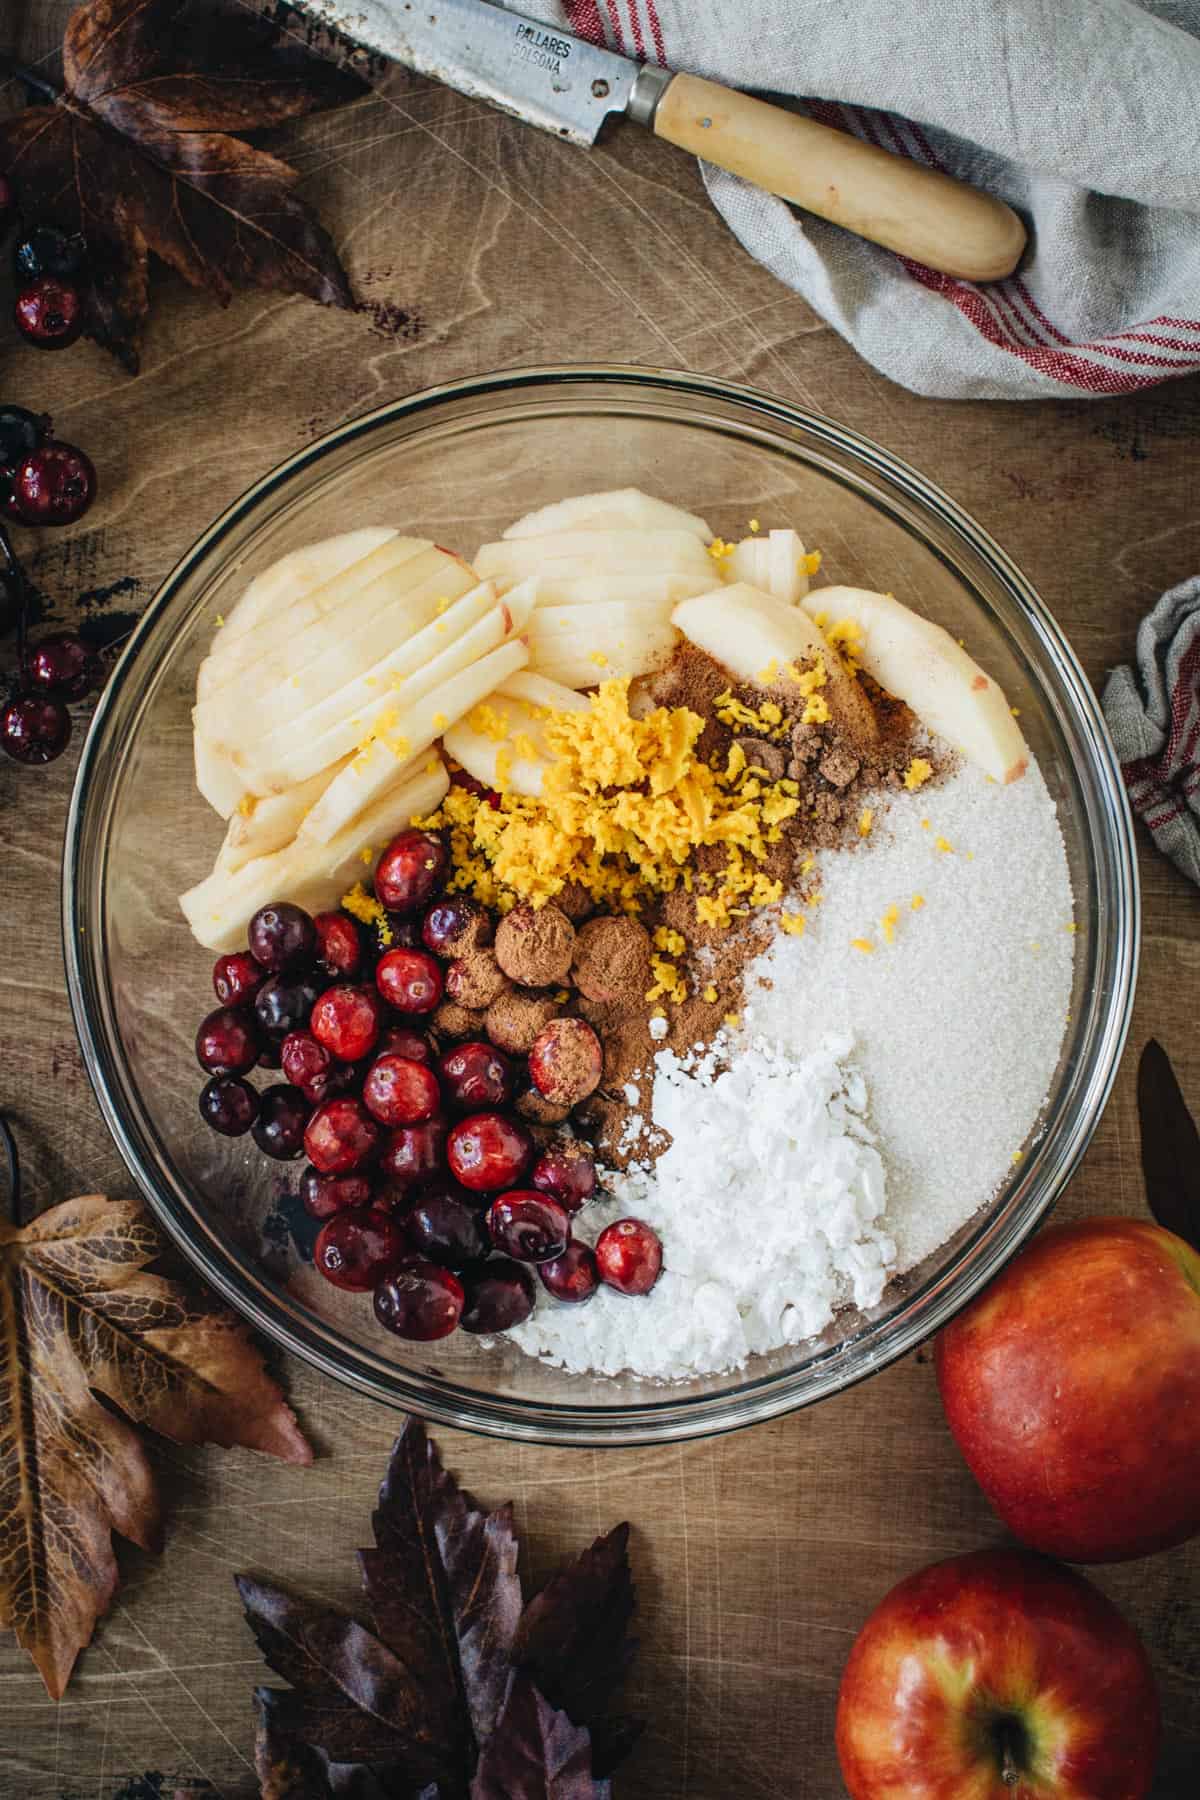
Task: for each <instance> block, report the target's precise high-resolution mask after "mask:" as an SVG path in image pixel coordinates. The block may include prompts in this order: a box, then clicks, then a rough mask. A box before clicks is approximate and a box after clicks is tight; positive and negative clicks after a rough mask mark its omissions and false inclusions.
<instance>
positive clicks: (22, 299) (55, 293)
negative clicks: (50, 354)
mask: <svg viewBox="0 0 1200 1800" xmlns="http://www.w3.org/2000/svg"><path fill="white" fill-rule="evenodd" d="M13 316H14V318H15V319H16V321H17V330H18V331H19V332H20V333H21V336H22V337H23V338H27V339H28V340H29V342H30V343H31V344H36V345H37V347H38V349H39V350H64V349H65V348H66V347H67V345H68V344H73V343H74V342H75V340H76V338H77V337H78V336H79V334H80V332H81V331H82V330H83V297H82V295H81V294H80V292H79V289H78V288H77V287H75V286H74V284H73V283H71V282H69V281H61V280H60V279H59V278H58V276H56V275H38V276H37V277H35V279H34V280H33V281H28V282H26V283H25V286H24V287H22V288H20V289H18V292H17V299H16V305H15V306H14V307H13Z"/></svg>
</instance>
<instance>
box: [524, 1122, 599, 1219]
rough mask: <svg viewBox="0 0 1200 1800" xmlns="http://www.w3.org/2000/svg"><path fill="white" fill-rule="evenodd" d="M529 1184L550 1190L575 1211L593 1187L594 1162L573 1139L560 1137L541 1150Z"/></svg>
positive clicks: (594, 1180)
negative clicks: (557, 1140)
mask: <svg viewBox="0 0 1200 1800" xmlns="http://www.w3.org/2000/svg"><path fill="white" fill-rule="evenodd" d="M529 1185H530V1187H535V1188H537V1190H538V1192H539V1193H542V1194H550V1195H551V1196H552V1197H553V1198H554V1199H555V1200H557V1201H558V1203H559V1205H560V1206H565V1207H566V1209H567V1211H568V1212H570V1213H574V1212H578V1211H579V1209H580V1207H581V1206H583V1205H584V1204H585V1203H586V1202H587V1201H588V1200H590V1199H591V1197H592V1195H593V1194H594V1193H595V1191H596V1164H595V1162H594V1161H593V1160H592V1157H591V1156H590V1155H589V1154H588V1152H587V1150H585V1148H584V1146H583V1145H582V1144H581V1143H579V1142H578V1141H577V1139H575V1138H562V1139H560V1140H559V1142H558V1143H555V1144H550V1145H549V1146H548V1147H547V1148H546V1149H545V1150H543V1151H542V1153H541V1155H540V1156H539V1157H538V1159H537V1161H536V1162H535V1163H534V1165H533V1170H532V1172H531V1174H530V1177H529Z"/></svg>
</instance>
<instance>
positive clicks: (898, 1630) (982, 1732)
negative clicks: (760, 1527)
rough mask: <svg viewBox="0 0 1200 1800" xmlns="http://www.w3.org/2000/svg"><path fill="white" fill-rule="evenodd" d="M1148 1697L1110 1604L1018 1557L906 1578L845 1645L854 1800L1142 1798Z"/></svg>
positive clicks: (1155, 1721) (988, 1554)
mask: <svg viewBox="0 0 1200 1800" xmlns="http://www.w3.org/2000/svg"><path fill="white" fill-rule="evenodd" d="M1158 1728H1159V1715H1158V1695H1157V1693H1156V1692H1155V1687H1154V1677H1153V1676H1152V1675H1151V1673H1150V1664H1149V1663H1148V1661H1147V1660H1146V1653H1145V1651H1144V1650H1143V1649H1142V1646H1141V1642H1140V1640H1139V1638H1138V1636H1137V1634H1136V1632H1135V1631H1134V1630H1133V1629H1132V1627H1131V1626H1129V1625H1127V1624H1126V1622H1125V1620H1124V1619H1123V1618H1122V1617H1121V1615H1120V1613H1119V1612H1118V1611H1117V1609H1116V1607H1115V1606H1114V1605H1113V1604H1112V1602H1111V1601H1110V1600H1106V1599H1105V1597H1104V1595H1103V1594H1101V1593H1100V1592H1099V1591H1098V1590H1097V1589H1096V1588H1094V1587H1093V1586H1092V1585H1091V1583H1090V1582H1088V1581H1085V1580H1084V1578H1083V1576H1082V1575H1076V1574H1075V1573H1074V1571H1073V1570H1071V1569H1064V1568H1061V1567H1059V1566H1058V1565H1057V1564H1055V1563H1051V1562H1047V1561H1045V1560H1044V1559H1043V1558H1042V1557H1040V1556H1033V1555H1031V1554H1030V1553H1029V1552H1028V1551H1026V1550H979V1551H976V1552H975V1553H974V1554H972V1555H970V1556H954V1557H951V1559H950V1560H949V1562H942V1563H934V1564H932V1565H931V1567H929V1568H928V1569H922V1570H921V1572H920V1573H919V1574H917V1575H910V1576H909V1577H908V1580H907V1581H902V1582H901V1583H900V1585H899V1586H898V1587H894V1588H893V1589H892V1591H891V1593H890V1594H888V1596H887V1597H886V1599H884V1600H883V1601H881V1602H880V1604H879V1605H878V1606H877V1607H876V1608H875V1611H874V1612H873V1613H872V1614H871V1616H870V1618H869V1619H868V1620H867V1622H866V1624H865V1625H864V1626H863V1628H862V1630H861V1631H860V1632H859V1634H858V1637H857V1638H856V1640H855V1644H854V1648H853V1650H851V1652H850V1660H849V1661H848V1662H847V1664H846V1667H845V1670H844V1671H843V1674H842V1686H841V1691H840V1693H839V1695H838V1711H837V1751H838V1760H839V1761H840V1763H841V1765H842V1778H843V1780H844V1781H845V1783H846V1786H847V1788H848V1789H849V1791H850V1795H851V1800H1035V1796H1036V1800H1142V1796H1144V1795H1145V1794H1147V1793H1149V1791H1150V1782H1151V1779H1152V1776H1153V1773H1154V1760H1155V1755H1156V1753H1157V1749H1158Z"/></svg>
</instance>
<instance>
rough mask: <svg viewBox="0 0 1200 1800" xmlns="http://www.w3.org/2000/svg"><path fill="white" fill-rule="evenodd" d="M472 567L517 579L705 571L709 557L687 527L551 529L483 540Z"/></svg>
mask: <svg viewBox="0 0 1200 1800" xmlns="http://www.w3.org/2000/svg"><path fill="white" fill-rule="evenodd" d="M475 567H476V569H477V571H478V572H479V574H480V576H485V575H486V576H490V577H491V578H492V580H494V581H519V580H521V579H522V578H523V577H524V576H526V575H546V576H559V577H566V576H574V575H604V574H611V575H621V574H625V575H638V574H641V575H687V574H696V575H702V574H704V573H706V572H707V573H708V574H709V575H711V574H712V567H713V563H712V558H711V557H710V556H709V554H708V551H707V550H706V549H705V548H704V545H703V544H702V543H701V542H700V540H699V538H697V537H694V536H693V535H692V533H691V532H689V531H556V532H551V533H550V534H549V535H548V536H546V537H528V538H511V539H502V540H501V541H500V542H499V543H496V544H485V545H484V546H483V548H482V549H481V550H480V552H479V554H478V556H477V557H476V559H475Z"/></svg>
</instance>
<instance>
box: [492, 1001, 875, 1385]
mask: <svg viewBox="0 0 1200 1800" xmlns="http://www.w3.org/2000/svg"><path fill="white" fill-rule="evenodd" d="M849 1052H850V1039H849V1037H848V1036H845V1035H842V1036H839V1035H837V1034H829V1035H827V1036H826V1037H824V1038H823V1039H822V1040H821V1041H820V1042H819V1043H817V1044H814V1045H813V1046H812V1047H810V1048H809V1049H808V1050H806V1051H805V1052H804V1053H803V1054H802V1055H800V1056H791V1055H788V1054H787V1053H785V1052H782V1051H780V1050H779V1049H778V1048H777V1047H775V1046H773V1045H771V1044H769V1043H768V1042H766V1041H765V1040H764V1039H761V1038H754V1039H751V1040H748V1041H744V1042H742V1043H740V1044H731V1043H729V1042H728V1040H726V1039H725V1037H724V1035H723V1034H722V1035H721V1036H720V1037H719V1038H718V1040H717V1041H716V1043H715V1044H714V1045H713V1046H711V1047H710V1049H709V1050H708V1051H707V1052H705V1053H702V1054H700V1055H696V1056H692V1057H689V1058H687V1059H685V1060H683V1061H681V1060H680V1059H679V1058H678V1057H677V1056H676V1055H675V1053H674V1052H673V1051H671V1050H660V1051H659V1052H658V1054H657V1056H656V1057H655V1069H654V1095H653V1120H654V1124H655V1125H656V1126H658V1127H660V1128H661V1129H663V1130H665V1131H667V1132H669V1133H670V1134H671V1139H672V1142H671V1145H670V1148H669V1149H667V1150H666V1151H665V1152H664V1153H663V1155H662V1156H660V1157H659V1159H658V1162H657V1164H656V1165H655V1166H654V1168H653V1170H652V1171H651V1170H647V1169H639V1168H637V1167H631V1168H630V1169H628V1170H627V1171H626V1172H625V1173H624V1174H623V1175H614V1176H610V1177H608V1178H607V1179H606V1182H605V1186H606V1188H607V1189H608V1192H609V1194H610V1195H611V1198H610V1199H608V1200H606V1201H605V1202H603V1203H602V1204H598V1205H593V1206H590V1207H588V1208H587V1209H586V1210H585V1211H584V1212H583V1213H582V1214H580V1215H579V1216H578V1217H577V1219H576V1221H575V1228H576V1235H577V1236H578V1237H581V1238H583V1239H585V1240H586V1241H587V1242H589V1243H591V1242H594V1241H595V1239H596V1238H597V1237H598V1236H599V1234H600V1232H601V1231H602V1230H603V1229H604V1227H605V1226H606V1225H608V1224H610V1223H611V1222H612V1220H613V1219H615V1218H620V1217H622V1216H624V1215H628V1214H632V1215H634V1216H636V1217H638V1218H640V1219H644V1220H646V1222H647V1223H648V1224H651V1225H653V1226H654V1228H655V1230H656V1231H657V1232H658V1234H659V1236H660V1238H661V1239H662V1242H663V1246H664V1252H665V1258H664V1267H663V1273H662V1275H661V1276H660V1278H659V1281H658V1283H657V1285H656V1286H655V1288H654V1289H653V1291H652V1293H651V1294H650V1295H649V1296H647V1297H645V1298H642V1299H630V1298H628V1297H626V1296H624V1295H621V1294H618V1293H616V1292H615V1291H614V1290H613V1289H612V1288H604V1287H602V1288H601V1289H600V1290H599V1292H598V1293H597V1294H596V1295H595V1296H594V1297H593V1298H592V1299H591V1300H590V1301H588V1302H586V1303H585V1304H584V1305H583V1306H565V1305H559V1304H557V1303H555V1302H554V1301H552V1300H550V1299H549V1297H548V1296H547V1295H545V1294H542V1295H541V1296H540V1299H539V1304H538V1307H537V1310H536V1311H535V1312H534V1314H533V1316H532V1318H530V1319H529V1320H527V1322H526V1323H525V1324H524V1325H521V1326H518V1327H517V1328H516V1330H514V1331H513V1332H512V1333H511V1335H512V1337H513V1338H514V1339H515V1340H516V1342H517V1343H518V1344H520V1345H521V1347H522V1348H523V1349H525V1350H528V1351H530V1352H533V1353H534V1354H541V1355H543V1356H545V1357H547V1358H548V1359H549V1360H551V1361H553V1362H556V1363H560V1364H561V1365H562V1366H563V1367H564V1368H567V1369H572V1370H583V1369H594V1370H598V1371H600V1372H601V1373H604V1374H616V1373H617V1372H619V1371H620V1370H623V1369H629V1370H632V1371H634V1372H635V1373H636V1374H639V1375H648V1376H660V1377H662V1376H668V1377H669V1376H679V1375H683V1374H687V1373H690V1372H692V1371H695V1370H717V1369H729V1368H736V1367H737V1366H738V1365H740V1364H741V1363H743V1362H745V1360H746V1358H747V1357H748V1356H750V1355H752V1354H753V1353H754V1352H755V1351H760V1350H769V1349H772V1348H774V1347H775V1346H776V1345H778V1344H791V1343H798V1342H799V1341H800V1340H801V1339H802V1338H806V1337H811V1336H813V1335H814V1334H815V1333H817V1332H819V1331H822V1330H823V1329H824V1327H825V1326H826V1325H827V1324H828V1323H829V1321H830V1319H831V1318H832V1317H833V1314H834V1311H835V1310H836V1309H837V1308H838V1307H839V1306H842V1305H848V1304H854V1305H857V1306H873V1305H874V1304H875V1303H876V1301H877V1300H878V1299H879V1297H880V1295H881V1294H882V1292H883V1288H884V1284H885V1282H886V1280H887V1275H888V1272H889V1270H890V1268H891V1266H892V1264H893V1261H894V1257H895V1246H894V1244H893V1243H892V1240H891V1238H890V1237H889V1236H888V1235H887V1234H886V1232H884V1231H883V1230H881V1229H880V1225H879V1221H880V1220H881V1218H882V1216H883V1213H884V1208H885V1200H886V1196H885V1179H884V1168H883V1163H882V1160H881V1158H880V1156H879V1152H878V1150H877V1149H876V1148H875V1146H874V1144H873V1143H872V1142H871V1134H870V1132H869V1130H868V1129H867V1128H866V1126H865V1124H864V1121H863V1113H864V1110H865V1107H866V1102H867V1094H866V1089H865V1087H864V1084H863V1081H862V1077H861V1076H860V1075H859V1073H858V1072H857V1070H856V1069H854V1067H853V1066H852V1065H851V1064H849V1063H848V1061H847V1058H848V1056H849ZM726 1062H728V1064H729V1066H728V1067H727V1068H722V1066H721V1065H722V1064H724V1063H726Z"/></svg>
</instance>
